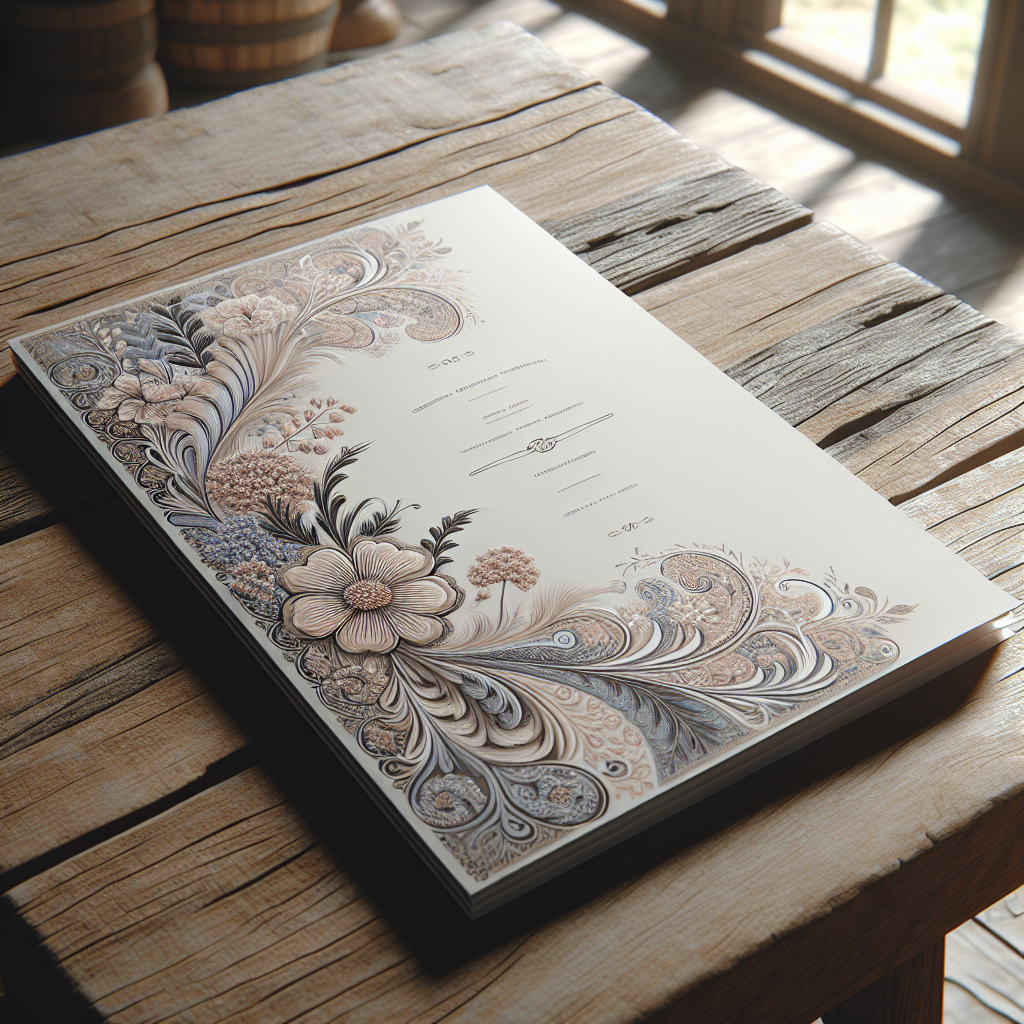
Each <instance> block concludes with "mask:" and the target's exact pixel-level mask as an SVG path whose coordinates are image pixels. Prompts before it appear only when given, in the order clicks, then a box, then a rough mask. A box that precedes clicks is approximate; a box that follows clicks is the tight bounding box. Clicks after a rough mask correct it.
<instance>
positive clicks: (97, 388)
mask: <svg viewBox="0 0 1024 1024" xmlns="http://www.w3.org/2000/svg"><path fill="white" fill-rule="evenodd" d="M448 255H449V250H448V249H446V248H445V247H443V246H441V245H440V244H439V243H437V242H433V241H430V240H429V239H427V238H426V237H425V235H424V234H423V233H422V231H420V230H419V226H418V224H410V225H406V226H405V227H403V228H400V229H397V230H395V231H388V230H385V229H383V228H379V227H372V226H371V227H365V228H358V229H354V230H352V231H348V232H344V233H342V234H340V235H337V236H334V237H333V238H331V239H328V240H326V241H324V242H321V243H318V244H317V245H315V246H314V247H313V248H311V249H308V250H306V251H304V252H290V253H284V254H280V255H278V256H275V257H272V258H270V259H269V260H266V261H264V262H261V263H254V264H249V265H246V266H244V267H241V268H236V269H235V270H234V271H232V272H230V273H226V274H221V275H219V276H216V275H215V276H213V277H210V278H208V279H206V280H204V281H202V282H199V283H197V284H193V285H191V286H189V288H188V289H186V290H184V291H182V290H179V291H177V292H174V293H166V294H164V295H161V296H159V299H158V300H149V301H144V302H140V303H136V304H133V305H129V306H124V307H121V308H119V309H117V310H114V311H112V312H107V313H104V314H101V315H99V316H97V317H94V318H91V319H86V320H82V321H79V322H77V323H75V324H71V325H69V326H67V327H64V328H61V329H59V330H57V331H55V332H51V333H50V334H47V335H43V336H39V337H37V338H35V339H33V340H32V341H31V342H30V343H29V346H30V348H31V350H32V352H33V355H34V357H35V358H36V359H37V360H38V362H39V363H40V364H41V365H42V366H44V367H45V368H46V369H47V371H48V373H49V376H50V379H51V381H52V382H53V383H54V385H55V386H56V387H58V388H59V389H60V390H61V392H62V393H63V394H64V396H65V398H66V400H67V401H68V402H69V403H70V404H71V405H72V406H73V407H74V408H75V409H77V410H78V411H79V412H80V414H81V416H82V417H83V420H84V422H85V424H86V425H87V426H88V427H89V429H91V430H92V431H94V433H95V435H96V436H97V438H99V439H100V440H101V441H102V443H104V444H105V445H107V447H108V449H109V451H110V454H111V456H112V457H113V458H114V459H115V460H117V462H119V463H120V465H121V466H122V467H123V468H124V470H125V471H126V472H127V473H130V474H131V476H132V477H133V480H134V482H135V485H136V486H138V487H139V488H142V489H143V490H144V491H146V492H147V493H148V495H149V500H151V501H152V502H153V503H154V505H155V507H156V508H158V509H159V510H160V513H161V514H162V515H163V517H164V519H165V520H166V522H167V523H168V524H169V525H171V526H173V527H174V528H176V529H177V530H179V531H180V533H181V536H182V538H183V539H184V540H185V541H186V542H187V543H188V544H189V545H190V546H191V548H192V550H193V551H194V552H195V553H196V555H197V556H198V557H199V558H200V559H201V560H202V562H203V563H204V564H205V565H206V566H207V567H209V569H210V570H212V571H213V572H214V573H215V574H216V575H217V578H218V580H220V582H221V583H222V584H223V585H224V587H225V588H226V590H227V592H228V593H230V595H231V596H232V598H233V599H234V600H236V601H237V602H238V603H239V605H240V607H241V608H243V609H244V610H245V612H246V613H247V614H248V615H250V616H252V619H253V621H254V622H255V623H256V624H257V626H258V627H259V628H260V629H262V630H264V631H265V632H266V635H267V637H269V638H270V640H271V641H272V642H273V643H274V644H276V645H277V647H278V648H279V649H280V651H281V652H282V655H283V656H284V657H285V658H286V659H288V660H289V661H290V662H291V663H292V664H293V665H294V667H295V670H296V671H297V672H298V674H299V675H300V676H301V678H302V679H303V680H304V681H305V682H306V684H307V685H308V686H309V687H310V689H311V692H312V693H313V694H315V697H316V699H317V700H318V701H319V702H320V703H321V704H322V705H323V707H325V708H327V709H329V712H330V714H331V715H333V716H334V717H336V719H337V721H338V723H339V726H340V727H341V728H343V729H344V730H345V731H347V733H349V734H350V735H351V737H352V739H353V741H354V742H355V743H356V744H357V745H358V747H359V749H360V750H361V751H362V752H363V754H364V755H365V756H366V757H367V758H369V759H370V760H371V761H372V762H374V763H376V764H377V766H378V767H379V769H380V771H381V772H382V773H383V775H384V777H385V778H386V779H388V780H389V781H390V783H391V784H392V785H394V786H395V787H397V788H398V789H399V790H400V791H401V792H402V793H403V794H404V796H403V799H406V800H408V806H409V809H410V810H411V812H412V813H413V814H415V815H416V816H417V817H418V818H419V819H420V821H422V822H423V823H424V824H425V825H427V826H428V827H429V828H431V829H433V830H434V832H435V834H436V835H437V837H438V841H439V842H440V843H442V844H443V845H444V846H445V847H446V848H447V849H448V850H449V851H450V852H451V853H452V854H453V855H454V856H455V857H456V858H457V859H458V860H459V861H460V862H461V863H462V864H463V866H464V867H465V869H466V871H467V872H469V874H470V875H472V876H473V877H475V878H478V879H485V878H487V877H488V876H490V875H493V874H494V873H495V872H500V871H501V870H503V869H504V868H506V867H507V866H508V865H510V864H512V863H514V862H515V861H517V860H518V859H519V858H521V857H523V856H526V855H528V854H530V853H531V852H533V851H535V850H537V849H538V848H540V847H541V846H543V845H544V844H546V843H550V842H552V841H555V840H557V839H559V838H560V837H563V836H566V835H568V834H570V833H571V832H572V831H573V830H574V829H578V828H580V827H581V826H585V825H588V824H590V823H593V822H596V821H598V820H600V819H601V818H602V817H603V816H605V815H607V814H609V813H611V811H612V809H614V810H615V811H616V812H618V811H619V810H625V809H628V807H630V806H632V805H633V804H635V802H636V801H638V800H641V799H643V798H645V797H647V796H650V795H652V794H653V793H655V792H657V790H658V788H659V787H662V786H665V785H668V784H670V783H671V782H672V781H673V780H675V779H678V778H679V777H680V775H681V773H683V772H685V771H687V770H688V769H689V768H691V767H692V766H693V765H695V764H699V763H700V762H701V761H702V760H703V759H705V758H707V757H709V756H710V755H713V754H716V753H718V752H720V751H722V750H723V749H726V748H728V747H729V746H730V745H732V744H735V743H737V742H739V741H741V740H742V739H743V738H745V737H748V736H750V735H752V734H755V733H757V732H758V731H759V730H762V729H764V728H766V727H767V726H769V725H771V724H773V723H775V722H777V721H779V720H781V719H784V718H785V717H786V716H788V715H791V714H793V713H794V712H796V711H798V710H800V709H802V708H804V707H806V706H808V705H809V704H812V703H814V702H815V701H819V700H821V699H822V698H824V697H826V696H828V695H829V694H831V693H833V692H835V691H836V690H837V689H838V688H841V687H844V686H848V685H850V684H851V683H854V682H857V681H858V680H861V679H864V678H866V677H867V676H868V675H870V674H872V673H874V672H875V671H877V669H878V668H879V667H881V666H883V665H885V664H887V663H889V662H891V661H892V660H893V659H894V658H895V657H896V656H897V655H898V653H899V652H898V648H897V646H896V644H895V643H894V641H893V640H892V639H890V637H889V636H888V634H887V632H886V629H885V628H884V627H887V626H889V625H895V624H897V623H899V622H900V621H901V620H902V619H903V617H905V616H907V615H909V614H910V613H912V612H913V610H914V609H913V608H912V607H911V606H908V605H888V604H887V603H886V602H885V601H883V600H881V599H880V598H879V597H878V596H877V595H876V594H874V593H873V592H872V591H871V590H869V589H867V588H865V587H857V588H855V589H854V590H852V591H851V590H850V589H849V588H848V587H847V586H845V585H841V584H840V583H839V582H838V581H837V580H836V579H834V578H831V577H829V578H827V579H825V580H821V581H818V580H812V579H810V578H809V577H808V576H807V575H806V574H805V573H802V572H801V571H799V570H797V569H794V568H791V567H789V566H787V565H777V564H774V563H770V562H759V561H752V560H749V559H748V560H743V559H741V558H739V557H737V556H736V555H734V554H733V553H732V552H729V551H727V550H725V549H722V548H708V547H703V546H700V545H692V546H686V545H681V546H678V547H676V548H673V549H671V550H667V551H662V552H658V553H654V554H649V555H648V554H644V555H641V554H639V553H637V556H636V558H635V559H633V560H632V561H631V562H630V563H629V564H627V565H625V566H623V567H622V569H623V574H624V576H625V578H626V581H627V583H626V584H620V587H619V589H618V590H617V591H616V593H618V594H621V593H622V592H623V589H625V590H628V591H629V595H628V598H627V597H623V603H622V604H620V605H616V604H615V603H614V601H615V600H616V598H615V597H614V596H612V591H611V590H607V589H606V590H595V589H588V588H585V587H581V586H572V585H569V584H567V583H566V582H565V581H555V582H549V581H547V579H545V584H543V585H542V584H541V583H540V581H541V578H542V577H541V569H540V568H539V567H538V566H537V564H536V563H535V561H534V559H533V558H532V557H531V556H530V555H528V554H527V553H526V552H525V551H524V550H522V549H521V548H518V547H513V546H511V545H504V546H500V547H493V548H490V549H488V550H486V551H484V552H482V553H480V554H478V555H477V556H476V557H475V558H474V559H462V560H457V559H456V557H455V552H456V549H457V548H458V546H459V542H460V541H464V540H465V539H466V538H470V537H471V535H472V534H471V531H472V526H473V522H474V520H475V519H476V517H478V516H479V515H482V514H484V513H481V512H480V511H479V510H476V509H464V510H461V511H455V512H451V513H450V514H448V515H443V516H442V517H441V518H440V521H439V522H438V523H437V525H435V526H433V527H430V529H429V531H428V533H429V535H428V536H425V537H421V538H420V540H419V541H416V540H415V535H409V534H408V533H407V532H404V531H403V517H404V516H405V514H406V513H407V512H408V511H409V510H410V509H418V508H419V506H417V505H403V504H402V502H401V501H400V500H398V499H396V498H395V497H394V496H390V497H387V498H379V497H371V496H362V497H359V496H355V497H354V496H352V495H350V494H348V493H347V487H346V483H345V482H346V481H347V480H348V473H347V471H348V469H349V468H350V467H351V466H352V465H353V464H354V463H355V462H357V460H359V459H361V458H363V457H365V456H367V455H368V453H369V452H370V445H369V443H368V442H360V443H348V441H347V440H346V443H344V444H343V443H342V438H343V437H344V436H345V432H346V431H348V433H349V434H351V433H352V431H353V430H358V422H359V420H358V418H355V417H356V409H355V407H354V406H351V405H348V404H345V403H344V402H343V401H342V398H343V397H344V396H336V395H325V394H323V393H322V391H321V390H320V388H319V381H320V380H321V378H322V375H323V372H324V369H325V368H326V367H329V366H331V365H334V366H339V365H340V366H344V365H345V364H346V363H347V361H349V360H350V359H352V358H353V357H354V356H355V355H356V354H357V353H358V354H360V357H370V358H379V357H384V356H386V355H387V354H388V353H389V352H390V351H391V350H392V349H393V348H394V347H395V346H396V345H398V344H401V343H403V342H414V343H418V344H429V343H432V342H436V341H441V340H444V339H447V338H451V337H454V336H455V335H456V334H457V333H458V332H459V331H460V330H462V328H463V326H464V325H465V324H466V323H467V322H468V321H470V320H471V319H472V317H471V314H470V313H469V312H468V306H467V303H466V300H465V297H464V295H463V294H462V290H461V284H460V281H459V276H458V275H457V274H456V273H454V272H452V271H451V270H447V269H445V268H444V267H443V266H442V264H443V263H444V261H445V259H446V257H447V256H448ZM343 424H344V426H343ZM460 535H463V536H460ZM510 539H514V538H510ZM460 580H462V581H464V582H465V584H466V585H469V586H472V587H475V588H478V604H477V608H478V612H477V613H476V614H473V615H464V616H463V617H462V620H461V622H460V623H459V624H458V625H456V624H455V623H454V622H453V619H452V616H453V613H455V612H456V611H457V610H458V609H459V608H460V607H461V606H462V605H463V601H464V596H465V594H464V590H463V586H462V583H460ZM510 583H511V584H512V586H513V588H515V590H516V591H518V594H517V595H516V599H515V600H514V601H511V600H507V599H509V598H511V594H510V593H506V590H507V586H508V584H510ZM496 586H500V598H499V600H498V602H497V605H498V607H497V609H496V615H494V614H484V611H485V610H486V611H491V610H492V609H493V604H488V605H484V604H482V602H483V600H484V599H486V598H487V597H489V596H490V588H492V587H496Z"/></svg>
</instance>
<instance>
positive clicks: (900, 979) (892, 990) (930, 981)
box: [821, 937, 946, 1024]
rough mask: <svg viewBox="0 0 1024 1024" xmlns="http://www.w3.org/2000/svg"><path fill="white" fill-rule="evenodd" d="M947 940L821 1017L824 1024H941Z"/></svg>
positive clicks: (896, 968)
mask: <svg viewBox="0 0 1024 1024" xmlns="http://www.w3.org/2000/svg"><path fill="white" fill-rule="evenodd" d="M945 958H946V939H945V937H943V938H941V939H938V940H937V941H936V942H933V943H932V944H931V945H930V946H928V947H927V948H926V949H923V950H922V951H921V952H920V953H918V954H917V955H916V956H912V957H911V958H910V959H909V960H906V961H905V962H904V963H902V964H900V965H899V966H898V967H895V968H894V969H893V970H891V971H890V972H889V973H888V974H885V975H883V976H882V977H881V978H879V979H877V980H876V981H873V982H872V983H871V984H870V985H867V986H865V987H864V988H863V989H861V991H860V992H858V993H857V994H856V995H853V996H851V997H850V998H849V999H847V1000H845V1001H844V1002H843V1003H840V1005H839V1006H836V1007H833V1008H832V1009H831V1010H829V1011H827V1012H826V1013H824V1014H822V1017H821V1020H822V1024H942V990H943V968H944V966H945Z"/></svg>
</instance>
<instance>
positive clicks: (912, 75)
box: [782, 0, 986, 123]
mask: <svg viewBox="0 0 1024 1024" xmlns="http://www.w3.org/2000/svg"><path fill="white" fill-rule="evenodd" d="M985 7H986V0H896V2H895V6H894V11H893V20H892V35H891V38H890V43H889V59H888V62H887V64H886V71H885V74H886V77H887V78H891V79H893V80H895V81H897V82H900V83H901V84H903V85H906V86H910V87H911V88H913V89H916V90H918V91H919V92H923V93H926V94H927V95H928V96H930V97H931V98H932V99H933V100H938V101H939V102H941V103H944V104H945V105H946V106H948V107H950V108H951V110H953V111H955V112H956V114H957V116H958V119H959V120H960V121H961V123H963V122H965V121H966V119H967V112H968V110H969V108H970V102H971V89H972V87H973V84H974V73H975V71H976V69H977V66H978V48H979V46H980V44H981V30H982V26H983V24H984V20H985ZM874 11H875V0H785V2H784V4H783V9H782V23H783V25H785V26H786V27H787V28H791V29H793V30H794V31H797V32H800V33H801V34H802V35H805V36H807V37H808V39H811V40H813V41H814V42H815V43H817V45H819V46H821V47H824V48H825V49H828V50H830V51H832V52H833V53H835V54H837V55H839V56H841V57H844V58H845V59H846V60H848V61H851V62H852V63H854V64H857V65H858V66H859V67H860V68H863V69H866V68H867V65H868V59H869V56H870V53H871V36H872V26H873V24H874Z"/></svg>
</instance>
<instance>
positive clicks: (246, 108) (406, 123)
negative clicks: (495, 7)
mask: <svg viewBox="0 0 1024 1024" xmlns="http://www.w3.org/2000/svg"><path fill="white" fill-rule="evenodd" d="M594 84H596V79H594V78H593V76H590V75H588V74H586V73H585V72H584V71H582V70H580V69H579V68H576V67H574V66H573V65H571V64H569V63H568V62H567V61H565V60H564V59H563V58H562V57H560V56H559V55H558V54H556V53H554V52H553V51H551V50H549V49H548V48H547V47H545V46H544V45H543V44H541V43H540V42H539V41H538V40H536V39H535V38H534V37H533V36H531V35H529V34H528V33H526V32H524V31H523V30H522V29H520V28H518V27H517V26H515V25H512V24H511V23H509V22H498V23H496V24H493V25H489V26H487V27H486V28H483V29H477V30H474V31H471V32H463V33H461V34H460V35H459V37H458V38H457V39H455V40H453V39H452V38H451V37H447V38H445V39H437V40H429V41H427V42H424V43H421V44H419V45H418V46H414V47H409V48H407V49H405V50H403V51H401V52H400V53H394V54H388V55H386V56H383V57H378V58H375V59H371V60H366V61H354V62H352V63H348V64H341V65H339V66H337V67H334V68H330V69H328V70H327V71H323V72H320V73H318V74H315V75H304V76H301V77H299V78H292V79H289V80H287V81H285V82H280V83H276V84H273V85H269V86H264V87H262V88H259V89H250V90H246V91H244V92H240V93H236V94H234V95H232V96H228V97H226V98H224V99H222V100H219V101H218V102H216V103H211V104H205V105H202V106H198V107H192V108H189V109H185V110H178V111H175V112H173V113H171V114H166V115H163V116H162V117H158V118H149V119H146V120H143V121H136V122H133V123H131V124H127V125H122V126H120V127H118V128H114V129H109V130H107V131H105V132H98V133H96V134H93V135H88V136H84V137H82V138H78V139H71V140H68V141H67V142H62V143H60V144H58V145H56V146H50V147H46V148H44V149H38V150H33V151H30V152H27V153H22V154H18V155H17V156H13V157H8V158H6V159H5V160H3V161H2V162H0V188H2V189H3V192H4V196H5V200H6V201H5V205H4V210H5V212H4V218H3V219H4V224H5V230H4V232H3V234H2V238H0V261H2V263H3V264H7V263H11V262H15V264H16V266H18V265H20V261H23V260H24V259H25V258H26V257H27V256H30V255H37V254H53V253H58V252H59V251H60V250H63V249H66V248H67V247H69V246H73V245H76V244H79V243H82V242H88V241H90V240H94V239H97V238H99V237H102V236H106V235H109V233H110V232H111V231H115V230H117V229H123V228H127V227H131V226H132V225H135V224H141V223H144V222H147V221H159V220H160V219H162V218H165V217H168V216H170V215H172V214H174V213H177V212H179V211H182V210H192V209H194V208H196V207H201V206H206V205H209V204H213V203H218V202H223V201H225V200H229V199H234V198H238V197H244V196H250V195H255V194H259V193H263V192H265V191H266V190H268V189H275V188H278V187H279V186H281V185H286V184H293V183H296V182H301V181H304V180H306V179H314V178H317V177H319V176H322V175H325V174H332V173H334V172H335V171H337V170H339V169H340V168H343V167H352V166H356V165H358V164H361V163H364V162H365V161H368V160H376V159H377V158H378V157H380V156H381V155H382V154H385V153H390V152H394V151H396V150H400V149H404V148H407V147H409V146H411V145H414V144H416V143H419V142H422V141H424V140H426V139H431V138H435V137H438V136H441V135H445V134H447V133H449V132H453V131H458V130H459V129H461V128H465V127H467V126H470V125H475V124H481V123H483V122H485V121H491V120H495V119H499V118H503V117H507V116H508V115H509V114H510V113H513V112H515V111H517V110H524V109H526V108H527V107H530V106H533V105H534V104H537V103H541V102H543V101H545V100H548V99H553V98H554V97H557V96H562V95H565V94H566V93H569V92H573V91H575V90H577V89H582V88H585V87H587V86H588V85H594ZM97 181H103V182H104V183H105V184H106V185H107V187H105V188H99V189H98V188H96V187H95V184H96V182H97ZM263 201H264V202H273V199H272V198H270V197H268V198H266V199H264V200H263ZM7 274H13V276H15V277H16V276H17V272H16V271H12V270H11V269H10V268H8V270H7V271H6V274H5V276H4V277H3V278H0V280H3V281H5V282H9V281H10V280H11V279H12V278H11V277H8V276H6V275H7Z"/></svg>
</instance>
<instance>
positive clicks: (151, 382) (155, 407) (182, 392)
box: [96, 359, 201, 423]
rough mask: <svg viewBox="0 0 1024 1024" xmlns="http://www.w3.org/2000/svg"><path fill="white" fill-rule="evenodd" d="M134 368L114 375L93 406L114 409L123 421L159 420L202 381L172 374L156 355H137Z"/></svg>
mask: <svg viewBox="0 0 1024 1024" xmlns="http://www.w3.org/2000/svg"><path fill="white" fill-rule="evenodd" d="M129 365H131V364H129ZM136 369H137V372H136V373H122V374H121V375H120V376H119V377H117V378H116V379H115V380H114V381H113V383H112V384H111V385H110V387H108V388H107V389H106V390H105V391H104V392H103V394H101V395H100V397H99V400H98V401H97V402H96V408H97V409H116V410H117V418H118V419H119V420H123V421H127V420H133V421H134V422H135V423H159V422H160V421H161V420H163V419H166V417H167V415H168V413H170V412H171V411H172V410H173V409H174V407H175V406H176V405H177V404H178V403H179V402H180V401H181V400H182V399H183V398H184V397H185V396H186V395H187V394H191V393H192V392H193V391H196V390H197V389H198V388H199V386H200V385H201V381H200V378H198V377H190V376H188V375H186V374H181V373H179V374H175V372H174V370H173V369H172V368H171V366H170V364H169V363H163V362H158V361H157V360H155V359H140V360H139V363H138V366H137V368H136Z"/></svg>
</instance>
